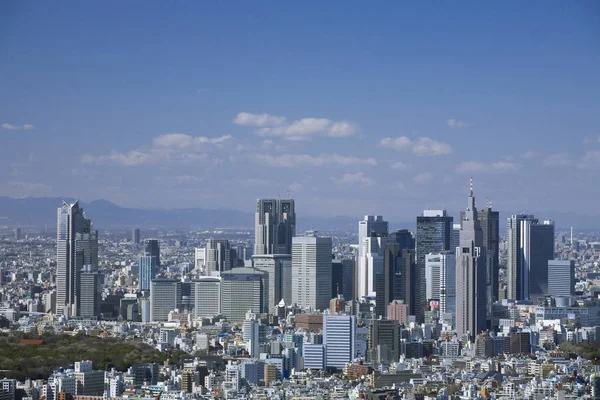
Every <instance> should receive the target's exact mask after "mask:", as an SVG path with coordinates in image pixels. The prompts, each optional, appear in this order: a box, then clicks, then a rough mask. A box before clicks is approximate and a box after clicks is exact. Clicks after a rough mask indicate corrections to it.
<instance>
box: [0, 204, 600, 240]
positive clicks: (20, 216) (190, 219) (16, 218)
mask: <svg viewBox="0 0 600 400" xmlns="http://www.w3.org/2000/svg"><path fill="white" fill-rule="evenodd" d="M63 200H65V201H69V202H72V201H74V199H68V198H65V199H63V198H59V197H56V198H49V197H25V198H20V199H14V198H11V197H1V196H0V225H8V226H23V227H25V226H39V227H43V226H45V225H47V226H48V227H49V228H50V227H52V228H54V227H55V226H56V210H57V208H58V207H60V205H61V204H62V201H63ZM81 205H82V207H83V208H84V209H85V211H86V213H87V215H88V216H89V217H90V218H91V219H92V221H93V222H94V225H95V226H96V227H97V228H99V229H129V228H132V227H139V228H192V229H212V228H241V229H253V228H254V213H253V212H246V211H240V210H228V209H205V208H180V209H142V208H127V207H121V206H119V205H116V204H114V203H111V202H110V201H107V200H103V199H102V200H95V201H92V202H89V203H84V202H82V203H81ZM531 213H532V214H534V215H535V216H536V217H538V218H539V219H540V220H543V219H546V218H551V219H553V220H554V221H555V223H556V226H557V229H563V230H564V229H568V228H569V227H570V226H571V225H573V227H574V229H575V230H600V216H585V215H580V214H575V213H572V212H560V211H557V212H545V213H538V212H535V211H531ZM511 214H517V212H501V213H500V231H504V230H505V229H506V218H507V217H509V216H510V215H511ZM450 215H452V213H451V214H450ZM362 217H363V216H362V215H359V216H332V217H315V216H310V215H304V214H299V215H298V221H297V222H298V226H297V231H298V232H299V233H301V232H303V231H305V230H309V229H315V230H318V231H328V230H344V231H348V232H358V221H359V220H360V219H362ZM415 217H416V216H415ZM454 217H455V222H457V220H456V219H457V215H455V216H454ZM415 221H416V218H414V219H411V220H410V221H401V222H399V221H390V229H398V228H407V229H415Z"/></svg>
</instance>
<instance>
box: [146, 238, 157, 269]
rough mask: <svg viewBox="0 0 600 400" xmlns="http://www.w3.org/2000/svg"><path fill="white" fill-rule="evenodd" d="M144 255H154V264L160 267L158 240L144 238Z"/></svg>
mask: <svg viewBox="0 0 600 400" xmlns="http://www.w3.org/2000/svg"><path fill="white" fill-rule="evenodd" d="M144 255H145V256H150V257H156V265H157V266H158V267H160V246H159V244H158V240H156V239H148V240H146V247H145V248H144Z"/></svg>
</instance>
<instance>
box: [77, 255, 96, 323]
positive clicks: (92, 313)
mask: <svg viewBox="0 0 600 400" xmlns="http://www.w3.org/2000/svg"><path fill="white" fill-rule="evenodd" d="M77 316H78V317H82V318H86V319H93V318H98V317H99V316H100V278H99V276H98V271H96V270H95V268H94V266H92V265H84V266H83V268H82V269H81V271H80V274H79V295H78V296H77Z"/></svg>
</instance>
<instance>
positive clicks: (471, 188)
mask: <svg viewBox="0 0 600 400" xmlns="http://www.w3.org/2000/svg"><path fill="white" fill-rule="evenodd" d="M469 196H473V177H471V179H469Z"/></svg>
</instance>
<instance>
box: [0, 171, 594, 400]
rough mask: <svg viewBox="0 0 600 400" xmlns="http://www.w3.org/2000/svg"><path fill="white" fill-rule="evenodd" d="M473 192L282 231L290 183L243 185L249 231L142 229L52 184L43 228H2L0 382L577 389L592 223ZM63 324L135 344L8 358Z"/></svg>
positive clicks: (423, 392) (328, 390)
mask: <svg viewBox="0 0 600 400" xmlns="http://www.w3.org/2000/svg"><path fill="white" fill-rule="evenodd" d="M475 194H476V193H475V188H474V183H473V178H471V180H470V182H469V186H467V185H466V184H465V199H466V207H465V208H464V210H463V211H461V212H460V214H459V215H460V216H459V218H458V220H457V221H455V220H454V218H453V217H452V216H450V215H449V213H448V212H447V211H446V210H444V209H439V210H430V209H428V210H424V211H423V213H422V215H420V216H417V217H416V224H415V229H406V228H401V229H395V230H394V229H392V228H391V227H390V224H389V222H388V221H386V220H385V218H384V216H381V215H366V216H365V217H364V219H362V220H360V221H356V223H357V225H358V226H357V228H358V229H357V230H355V232H353V233H350V232H346V233H342V232H339V233H330V236H327V235H325V234H322V233H320V232H317V231H314V230H312V231H306V232H297V229H296V224H297V219H298V220H301V219H302V215H298V216H297V214H296V203H295V200H294V199H293V198H284V199H281V198H277V199H272V198H271V199H269V198H262V199H258V200H257V201H256V208H255V227H254V232H252V231H246V232H223V231H216V230H215V231H205V232H187V233H173V232H160V231H159V232H152V235H153V236H152V237H148V236H147V234H146V232H145V230H144V229H140V228H132V229H131V231H130V232H125V231H117V232H113V233H109V232H106V233H102V234H100V233H99V232H98V231H97V230H95V226H94V223H95V222H96V221H93V219H92V216H88V215H87V214H86V212H85V210H84V209H83V208H82V207H81V206H80V204H79V202H78V201H75V202H71V203H69V202H66V201H64V202H63V203H62V204H60V205H59V207H58V208H57V230H56V237H53V236H51V235H50V234H49V233H48V232H47V231H46V229H45V228H44V231H43V232H40V230H39V229H37V228H32V227H28V228H21V227H16V228H14V229H5V230H4V231H3V236H2V239H1V242H0V243H1V246H2V247H0V251H1V253H0V254H2V261H1V264H0V265H1V268H0V285H1V286H0V295H1V300H2V303H1V306H0V324H1V326H2V332H3V335H4V336H3V337H0V340H3V341H4V345H3V346H2V347H3V348H5V350H0V355H1V356H2V358H0V368H2V371H3V372H2V373H3V374H6V375H7V376H8V377H6V378H4V379H3V380H2V381H1V382H2V385H3V386H2V387H3V396H4V397H3V398H6V399H9V398H10V399H15V398H19V399H23V398H32V399H36V400H39V399H48V400H58V399H62V398H68V397H73V398H80V399H94V398H96V397H97V398H98V399H101V398H153V397H156V396H160V397H161V398H163V397H165V398H173V399H187V398H190V399H191V398H198V399H201V398H216V397H219V398H229V399H231V398H235V399H237V398H384V397H385V398H431V399H438V398H440V399H445V398H454V397H456V396H458V398H461V399H462V398H497V399H502V398H506V399H509V398H516V397H523V398H549V397H556V398H586V397H589V398H594V397H593V396H597V395H598V390H599V386H598V385H599V381H600V378H599V377H598V372H599V369H600V348H599V347H598V343H599V339H600V298H599V296H600V270H599V260H600V233H593V232H587V233H586V232H574V231H573V229H571V230H570V231H564V232H560V231H557V230H556V228H555V225H554V222H553V221H551V220H539V219H538V218H536V217H535V216H534V215H530V214H519V215H512V216H510V217H509V218H507V220H506V222H501V221H500V218H499V212H498V211H495V210H493V209H492V206H491V204H489V203H488V204H486V205H485V206H484V207H482V208H481V209H478V208H477V203H476V196H475ZM57 335H58V338H57ZM63 335H64V336H67V337H70V338H71V340H73V339H72V338H77V339H78V340H84V339H82V338H85V337H88V338H101V339H99V340H100V341H108V340H116V342H114V343H115V345H116V343H120V342H123V343H127V342H135V343H136V344H137V345H140V346H142V345H143V346H145V348H144V349H145V352H144V353H135V354H136V355H138V354H139V356H138V357H139V359H138V358H136V357H132V358H129V360H128V359H127V358H125V359H124V360H120V359H119V358H118V357H116V356H113V355H112V354H111V351H110V349H108V350H104V351H103V352H102V353H95V352H93V351H82V354H85V355H91V357H90V358H94V360H93V361H92V360H90V359H81V360H79V359H73V360H68V362H67V363H66V364H65V365H60V364H58V365H57V364H53V360H52V359H50V360H48V359H44V358H43V357H40V359H41V360H40V362H41V363H42V364H43V365H44V368H38V369H36V366H35V365H30V366H28V367H26V366H25V365H15V364H14V363H12V364H11V360H10V359H9V358H8V354H10V352H11V351H14V350H11V349H12V348H14V347H15V346H31V347H32V348H34V347H36V346H39V347H43V346H49V344H46V343H52V342H53V341H56V340H61V339H60V336H63ZM65 340H66V339H65ZM90 340H91V339H90ZM75 343H77V342H75ZM85 346H93V344H92V343H90V344H86V345H85ZM100 346H101V345H100ZM84 348H85V349H87V347H84ZM33 351H35V350H33ZM53 351H56V352H57V353H58V354H59V356H58V358H59V359H62V358H63V357H64V356H63V355H62V354H60V348H58V349H55V350H53ZM141 354H145V355H141ZM100 355H102V357H99V356H100ZM163 357H166V358H163ZM155 360H160V361H155ZM26 364H27V365H29V363H26ZM540 396H541V397H540Z"/></svg>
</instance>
